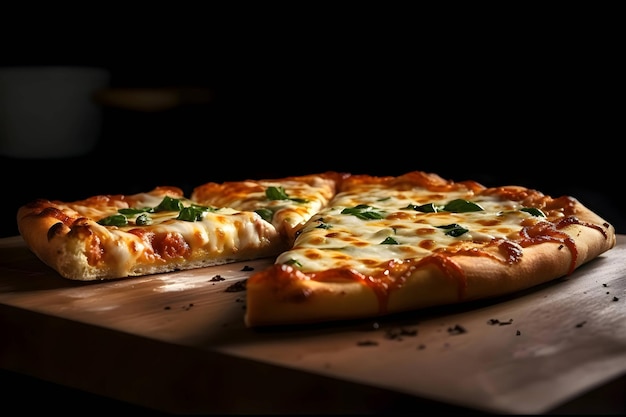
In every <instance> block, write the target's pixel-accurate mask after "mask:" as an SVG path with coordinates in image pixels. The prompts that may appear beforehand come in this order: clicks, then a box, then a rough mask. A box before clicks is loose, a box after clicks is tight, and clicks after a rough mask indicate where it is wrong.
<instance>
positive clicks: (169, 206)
mask: <svg viewBox="0 0 626 417" xmlns="http://www.w3.org/2000/svg"><path fill="white" fill-rule="evenodd" d="M182 209H183V203H182V202H181V201H180V200H179V199H178V198H172V197H170V196H168V195H166V196H165V197H163V200H161V202H160V203H159V205H158V206H156V207H155V208H154V212H159V211H181V210H182Z"/></svg>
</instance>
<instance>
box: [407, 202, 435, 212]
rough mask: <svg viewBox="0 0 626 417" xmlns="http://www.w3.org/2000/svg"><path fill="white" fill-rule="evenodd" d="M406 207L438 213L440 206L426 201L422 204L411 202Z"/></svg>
mask: <svg viewBox="0 0 626 417" xmlns="http://www.w3.org/2000/svg"><path fill="white" fill-rule="evenodd" d="M406 208H407V209H411V210H415V211H420V212H422V213H437V212H438V211H439V208H438V207H437V206H436V205H435V203H426V204H422V205H421V206H418V205H417V204H409V205H408V206H407V207H406Z"/></svg>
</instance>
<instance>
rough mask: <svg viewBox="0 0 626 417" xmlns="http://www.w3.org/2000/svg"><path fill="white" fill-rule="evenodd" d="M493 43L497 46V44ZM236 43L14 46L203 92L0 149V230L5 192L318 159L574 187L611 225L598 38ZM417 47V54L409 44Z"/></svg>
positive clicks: (615, 65) (617, 89)
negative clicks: (125, 57)
mask: <svg viewBox="0 0 626 417" xmlns="http://www.w3.org/2000/svg"><path fill="white" fill-rule="evenodd" d="M504 46H506V48H504ZM556 46H557V45H555V47H554V48H552V47H550V46H549V45H548V46H545V45H544V46H543V48H541V49H539V50H533V49H532V48H529V47H527V46H524V44H522V43H519V44H516V45H513V44H502V45H500V46H498V47H493V46H492V47H485V46H482V47H479V46H477V45H472V44H466V45H464V46H463V45H462V46H457V48H456V49H455V50H454V51H451V50H438V51H437V52H434V51H432V50H431V51H430V52H429V53H425V52H424V51H423V49H424V48H423V47H419V46H416V47H415V48H414V49H412V50H410V49H405V48H399V47H398V48H393V47H388V45H378V46H376V45H369V47H364V46H363V45H360V46H359V47H354V46H353V45H352V46H351V45H341V44H339V45H334V46H333V48H329V49H323V48H315V47H312V46H309V47H308V48H300V49H289V48H285V49H284V50H283V49H281V48H274V49H272V50H271V52H268V51H267V50H266V49H264V48H262V47H261V45H259V46H258V48H250V49H247V50H245V51H243V50H242V51H239V52H238V53H234V52H232V51H229V52H224V51H219V50H218V51H215V50H214V51H213V52H212V53H207V54H206V55H198V54H195V55H185V54H177V55H173V56H169V57H167V56H165V57H159V58H155V57H154V56H150V57H148V58H145V59H135V60H130V61H129V62H120V61H115V60H113V61H110V62H107V60H106V59H104V60H102V59H84V60H80V59H70V58H56V59H52V60H35V61H29V60H26V61H17V62H16V63H14V64H12V65H35V66H37V65H76V66H83V65H88V66H97V67H102V68H106V69H107V70H108V71H110V74H111V84H110V87H111V88H112V89H116V88H118V89H119V88H144V89H154V88H156V89H159V88H199V89H205V90H209V91H211V93H212V97H213V98H212V99H211V100H210V101H209V102H208V103H202V104H184V105H180V106H178V107H174V108H169V109H165V110H160V111H138V110H132V109H128V108H120V107H116V106H107V105H103V106H102V107H103V115H104V122H103V127H102V132H101V136H100V139H99V142H98V145H97V146H96V149H94V150H93V151H92V152H90V153H89V154H87V155H84V156H80V157H73V158H62V159H31V158H9V157H6V156H2V157H0V158H1V159H0V163H1V168H0V174H1V175H2V178H3V188H4V193H5V194H4V195H5V197H4V199H3V200H4V202H3V204H2V217H3V218H4V219H5V221H3V222H2V230H1V232H2V236H12V235H16V234H18V232H17V227H16V224H15V212H16V210H17V207H18V206H19V205H21V204H24V203H26V202H28V201H30V200H32V199H34V198H39V197H44V198H48V199H60V200H66V201H70V200H74V199H81V198H85V197H88V196H90V195H93V194H118V193H121V194H129V193H135V192H141V191H146V190H149V189H151V188H153V187H155V186H158V185H177V186H180V187H181V188H183V189H184V190H185V191H186V192H190V190H191V188H192V187H194V186H196V185H200V184H202V183H204V182H207V181H225V180H238V179H245V178H269V177H280V176H284V175H299V174H307V173H313V172H321V171H325V170H336V171H344V172H352V173H368V174H374V175H398V174H401V173H404V172H407V171H411V170H423V171H431V172H436V173H438V174H440V175H441V176H443V177H445V178H448V179H452V180H457V181H460V180H465V179H474V180H478V181H479V182H482V183H483V184H485V185H488V186H491V185H504V184H517V185H524V186H527V187H530V188H535V189H538V190H541V191H543V192H544V193H546V194H550V195H553V196H559V195H563V194H569V195H573V196H575V197H577V198H579V199H580V200H581V201H582V202H583V203H584V204H586V205H587V206H589V207H590V208H592V209H593V210H595V211H597V212H598V213H599V214H601V215H602V216H603V217H605V218H606V219H607V220H609V221H610V222H612V223H613V224H614V225H615V227H616V228H617V230H618V232H619V233H624V232H626V225H625V220H624V213H623V210H622V209H621V207H620V206H619V204H618V200H621V193H620V190H621V188H622V187H621V186H620V185H619V182H620V181H621V179H622V178H623V170H622V169H621V167H620V165H621V163H620V160H621V157H620V155H621V154H620V151H619V150H618V144H619V140H620V139H621V138H622V137H623V133H624V132H623V127H622V125H621V116H620V114H619V106H616V104H617V102H616V101H615V99H616V98H619V97H621V95H622V93H623V86H622V84H621V81H620V66H621V65H622V64H620V63H619V62H618V60H617V58H616V57H615V55H614V54H611V53H608V52H609V51H607V50H602V49H598V48H597V45H595V44H590V45H588V46H587V47H585V46H584V45H583V44H575V45H574V46H570V47H569V49H568V48H565V49H564V48H563V45H558V46H559V49H557V48H556ZM423 55H424V56H423Z"/></svg>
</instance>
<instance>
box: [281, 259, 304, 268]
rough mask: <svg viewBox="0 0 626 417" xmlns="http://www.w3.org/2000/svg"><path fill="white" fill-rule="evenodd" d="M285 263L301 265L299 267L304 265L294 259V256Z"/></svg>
mask: <svg viewBox="0 0 626 417" xmlns="http://www.w3.org/2000/svg"><path fill="white" fill-rule="evenodd" d="M285 265H295V266H297V267H299V268H301V267H302V264H301V263H300V262H298V260H297V259H293V258H291V259H290V260H288V261H287V262H285Z"/></svg>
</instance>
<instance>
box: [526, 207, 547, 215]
mask: <svg viewBox="0 0 626 417" xmlns="http://www.w3.org/2000/svg"><path fill="white" fill-rule="evenodd" d="M520 211H525V212H526V213H530V214H532V215H533V216H535V217H546V215H545V214H544V213H543V211H541V210H539V209H538V208H535V207H523V208H521V209H520Z"/></svg>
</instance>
